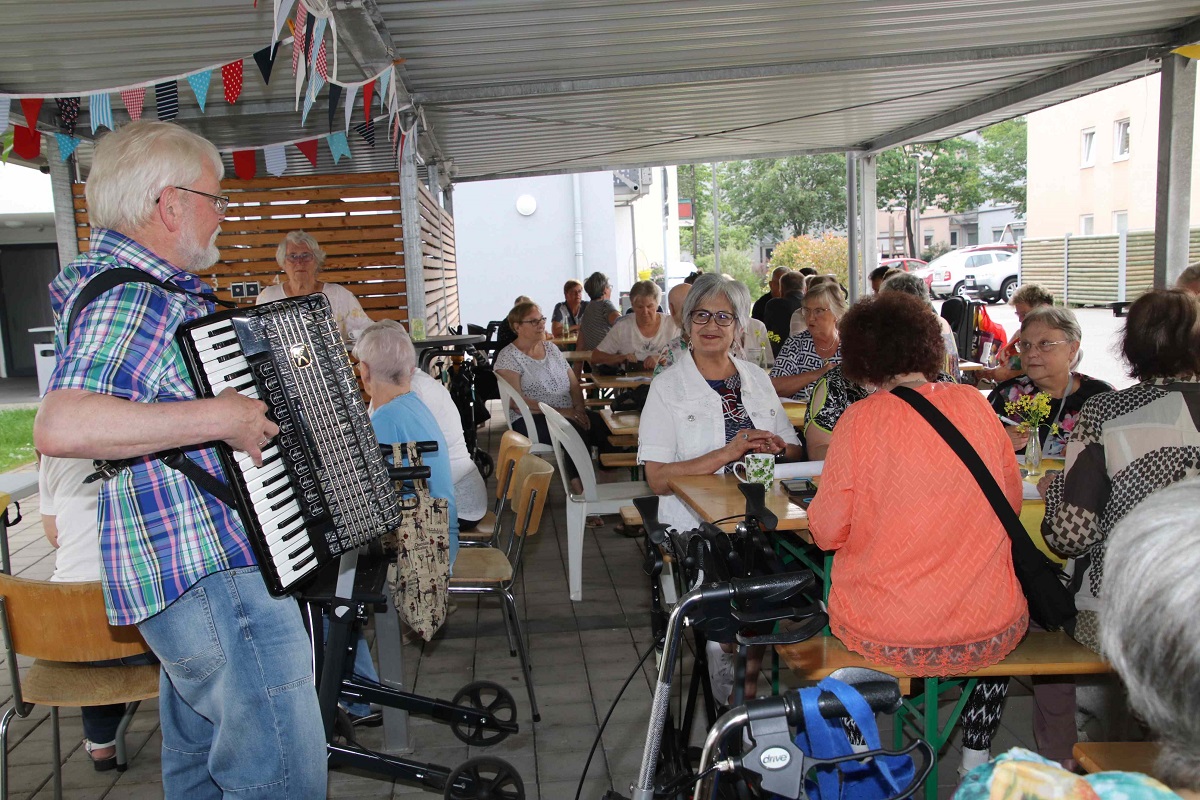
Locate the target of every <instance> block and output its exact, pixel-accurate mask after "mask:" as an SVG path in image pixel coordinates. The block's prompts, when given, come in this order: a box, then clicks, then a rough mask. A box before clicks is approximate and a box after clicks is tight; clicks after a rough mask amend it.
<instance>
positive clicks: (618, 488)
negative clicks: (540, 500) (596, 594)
mask: <svg viewBox="0 0 1200 800" xmlns="http://www.w3.org/2000/svg"><path fill="white" fill-rule="evenodd" d="M538 405H539V406H540V407H541V409H542V413H543V414H545V415H546V422H547V424H548V425H549V427H550V439H551V441H553V442H554V456H555V458H556V459H558V469H559V474H560V475H561V476H562V482H563V492H564V493H565V494H566V495H567V584H568V587H569V589H570V592H571V599H572V600H582V599H583V532H584V530H585V529H586V528H587V518H588V515H589V514H617V513H620V511H621V506H625V505H629V503H630V502H631V501H632V500H633V498H635V497H645V496H646V495H649V494H654V492H652V491H650V484H648V483H646V482H645V481H622V482H621V483H603V484H599V485H597V484H596V471H595V470H594V469H592V457H591V454H590V453H589V452H588V448H587V445H586V444H584V442H583V439H582V438H581V437H580V436H579V432H578V431H577V430H575V428H574V427H573V426H572V425H571V423H569V422H567V420H566V418H565V417H564V416H563V415H562V414H560V413H558V412H557V411H555V410H554V409H553V408H551V407H550V406H548V405H546V404H545V403H539V404H538ZM568 456H569V457H570V459H571V461H573V462H574V464H575V468H576V469H577V470H579V482H580V483H582V484H583V494H572V492H571V482H570V479H569V478H568V477H567V470H566V459H567V457H568Z"/></svg>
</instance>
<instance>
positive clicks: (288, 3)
mask: <svg viewBox="0 0 1200 800" xmlns="http://www.w3.org/2000/svg"><path fill="white" fill-rule="evenodd" d="M294 2H295V0H275V16H274V20H275V27H274V29H272V31H271V41H272V42H275V39H276V38H278V36H279V31H280V30H281V29H282V28H283V23H284V22H286V21H287V17H288V14H290V13H291V12H292V4H293V3H294ZM275 46H276V47H279V43H278V42H275ZM266 49H268V50H269V49H270V48H266ZM271 60H272V61H274V60H275V56H271ZM269 71H270V70H269V69H268V72H269ZM269 81H270V78H269V77H268V76H263V83H267V82H269Z"/></svg>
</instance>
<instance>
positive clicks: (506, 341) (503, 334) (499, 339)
mask: <svg viewBox="0 0 1200 800" xmlns="http://www.w3.org/2000/svg"><path fill="white" fill-rule="evenodd" d="M532 302H533V301H532V300H530V299H529V298H528V297H526V296H525V295H523V294H519V295H517V299H516V300H513V304H512V307H513V308H516V307H517V306H519V305H521V304H522V303H532ZM510 316H512V308H510V309H509V310H508V314H506V315H505V317H504V319H505V322H504V323H502V324H501V325H500V327H499V328H498V329H497V330H496V355H499V354H500V351H501V350H503V349H504V348H506V347H508V346H509V345H510V344H512V343H513V342H515V341H516V340H517V333H516V331H514V330H513V329H512V326H511V325H508V324H507V321H508V318H509V317H510ZM544 333H545V330H544V329H543V334H544ZM495 363H496V361H495V358H494V357H493V359H492V365H493V369H494V368H495Z"/></svg>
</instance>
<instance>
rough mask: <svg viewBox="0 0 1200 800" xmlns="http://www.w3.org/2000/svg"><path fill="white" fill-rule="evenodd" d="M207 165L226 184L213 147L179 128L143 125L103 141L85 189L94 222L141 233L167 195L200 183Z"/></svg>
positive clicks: (166, 124)
mask: <svg viewBox="0 0 1200 800" xmlns="http://www.w3.org/2000/svg"><path fill="white" fill-rule="evenodd" d="M206 159H207V160H208V163H209V164H211V165H212V167H213V169H214V170H215V171H216V174H217V179H218V180H220V179H221V178H223V177H224V176H225V165H224V164H223V163H222V162H221V154H220V153H218V152H217V148H216V147H214V146H213V143H212V142H210V141H208V140H207V139H205V138H204V137H202V136H197V135H196V134H194V133H192V132H191V131H189V130H187V129H186V128H183V127H181V126H179V125H176V124H175V123H173V122H150V121H142V120H139V121H137V122H131V123H129V124H128V125H126V126H124V127H122V128H121V129H120V130H116V131H113V132H112V133H109V134H107V135H105V136H103V137H102V138H101V139H100V141H99V142H98V143H97V144H96V152H95V154H94V155H93V156H92V171H91V172H90V173H89V174H88V179H87V185H86V187H85V194H86V196H87V205H88V220H89V222H90V223H91V225H92V227H94V228H111V229H112V230H116V231H121V232H122V233H133V232H135V231H137V230H138V229H140V228H141V227H142V226H143V225H145V224H146V223H147V222H148V221H149V220H150V217H151V216H153V214H154V206H155V203H157V202H158V198H159V196H160V195H161V194H162V193H163V190H164V189H166V188H167V187H169V186H188V185H189V184H192V183H195V182H196V181H198V180H199V179H200V176H201V175H202V174H203V172H204V163H205V160H206Z"/></svg>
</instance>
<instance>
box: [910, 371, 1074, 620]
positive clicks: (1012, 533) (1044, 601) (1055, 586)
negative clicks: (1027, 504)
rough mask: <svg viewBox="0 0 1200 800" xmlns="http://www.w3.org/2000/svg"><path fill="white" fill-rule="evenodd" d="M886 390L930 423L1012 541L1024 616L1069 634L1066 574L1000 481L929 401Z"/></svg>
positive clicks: (1071, 615) (1069, 598)
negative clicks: (1034, 536)
mask: <svg viewBox="0 0 1200 800" xmlns="http://www.w3.org/2000/svg"><path fill="white" fill-rule="evenodd" d="M892 394H894V395H896V397H899V398H900V399H901V400H903V401H904V402H906V403H908V404H909V405H910V406H912V407H913V408H914V409H915V410H916V412H917V413H918V414H920V415H921V416H922V417H924V418H925V420H926V421H927V422H928V423H929V424H930V425H932V426H933V429H934V430H935V431H937V432H938V434H939V435H941V437H942V438H943V439H945V441H946V444H947V445H949V446H950V449H951V450H953V451H954V452H955V453H956V454H957V455H958V457H959V458H961V459H962V462H963V464H965V465H966V467H967V469H969V470H970V471H971V474H972V475H974V476H975V480H976V481H978V482H979V488H980V489H982V490H983V494H984V496H985V497H987V499H988V502H990V503H991V504H992V510H994V511H995V512H996V516H997V517H999V518H1000V522H1001V523H1002V524H1003V525H1004V530H1005V531H1007V533H1008V538H1009V539H1011V540H1012V561H1013V571H1014V572H1015V573H1016V575H1017V580H1018V581H1020V582H1021V589H1022V590H1023V591H1024V592H1025V599H1026V600H1027V601H1028V602H1029V616H1030V618H1031V619H1033V621H1034V622H1036V623H1037V624H1038V625H1041V626H1042V627H1043V628H1045V629H1046V630H1048V631H1055V630H1059V629H1062V630H1065V631H1066V632H1067V633H1072V632H1073V631H1074V630H1075V615H1076V614H1077V613H1078V612H1077V611H1076V609H1075V591H1074V590H1073V589H1072V588H1070V586H1069V585H1068V582H1067V576H1066V573H1064V572H1063V571H1062V569H1060V568H1059V566H1058V565H1057V564H1055V563H1054V562H1053V561H1051V560H1050V557H1049V556H1047V555H1046V554H1045V553H1043V552H1042V551H1041V550H1038V549H1037V546H1036V545H1034V543H1033V540H1032V539H1030V538H1029V533H1028V532H1027V531H1026V530H1025V526H1024V525H1022V524H1021V518H1020V517H1019V516H1017V512H1015V511H1013V509H1012V506H1010V505H1009V504H1008V499H1007V498H1005V496H1004V491H1003V490H1002V489H1001V488H1000V484H998V483H996V479H995V478H994V477H992V473H991V472H989V471H988V468H987V466H986V465H985V464H984V463H983V459H982V458H980V457H979V454H978V453H976V452H975V448H973V447H971V444H970V442H968V441H967V439H966V437H965V436H963V435H962V434H961V433H960V432H959V431H958V429H957V428H955V427H954V424H953V423H952V422H950V420H948V419H946V416H945V415H944V414H942V412H940V411H938V410H937V407H936V406H934V405H933V403H931V402H929V401H928V400H926V399H925V398H924V397H923V396H921V395H920V394H919V393H918V392H916V391H914V390H912V389H909V388H908V387H905V386H897V387H896V388H894V389H892Z"/></svg>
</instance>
